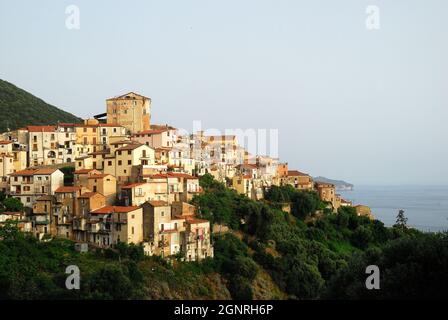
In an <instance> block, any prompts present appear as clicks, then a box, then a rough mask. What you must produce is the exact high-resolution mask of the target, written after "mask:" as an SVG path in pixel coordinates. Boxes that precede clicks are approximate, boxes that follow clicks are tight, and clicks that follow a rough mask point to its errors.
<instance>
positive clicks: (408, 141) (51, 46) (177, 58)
mask: <svg viewBox="0 0 448 320" xmlns="http://www.w3.org/2000/svg"><path fill="white" fill-rule="evenodd" d="M69 4H75V5H78V6H79V8H80V13H81V16H80V18H81V29H80V30H78V31H73V30H72V31H70V30H68V29H66V27H65V19H66V15H65V8H66V6H67V5H69ZM367 5H376V6H378V7H379V8H380V10H381V11H380V13H381V15H380V17H381V29H380V30H377V31H368V30H367V29H366V28H365V19H366V13H365V10H366V6H367ZM447 15H448V2H447V1H445V0H439V1H437V0H425V1H423V0H420V1H414V0H394V1H386V0H382V1H380V0H370V1H364V0H340V1H335V0H325V1H324V0H320V1H319V0H308V1H297V0H291V1H285V0H276V1H274V0H271V1H262V0H256V1H255V0H250V1H248V0H245V1H241V0H240V1H234V0H226V1H223V0H220V1H217V0H214V1H211V0H200V1H196V0H195V1H190V0H182V1H180V0H179V1H173V0H171V1H169V0H168V1H136V0H135V1H110V0H108V1H105V0H104V1H99V0H94V1H92V0H89V1H77V0H72V1H61V0H54V1H50V0H47V1H24V0H0V78H1V79H5V80H7V81H10V82H12V83H14V84H16V85H18V86H20V87H22V88H24V89H26V90H28V91H30V92H32V93H33V94H35V95H37V96H39V97H41V98H43V99H44V100H46V101H48V102H49V103H52V104H54V105H57V106H60V107H62V108H63V109H65V110H67V111H70V112H72V113H75V114H77V115H79V116H81V117H88V116H92V115H94V114H97V113H101V112H104V110H105V99H106V98H108V97H111V96H115V95H118V94H121V93H125V92H128V91H136V92H139V93H142V94H144V95H147V96H150V97H151V98H152V100H153V121H154V122H156V123H170V124H172V125H174V126H178V127H182V128H185V129H187V130H191V128H192V122H193V120H202V123H203V126H204V127H213V128H220V129H225V128H242V129H245V128H266V129H270V128H274V129H275V128H278V129H279V140H280V145H279V154H280V157H281V158H282V160H285V161H288V162H289V164H290V167H291V168H292V169H299V170H302V171H305V172H309V173H310V174H312V175H324V176H328V177H332V178H339V179H346V180H348V181H351V182H354V183H355V184H447V181H448V169H447V167H446V165H447V164H448V141H447V140H448V125H447V122H448V42H447V40H446V39H447V34H448V19H447Z"/></svg>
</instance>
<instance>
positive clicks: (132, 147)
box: [116, 143, 144, 151]
mask: <svg viewBox="0 0 448 320" xmlns="http://www.w3.org/2000/svg"><path fill="white" fill-rule="evenodd" d="M141 146H144V144H141V143H133V144H128V145H126V146H123V147H121V148H118V149H117V150H116V151H126V150H134V149H137V148H138V147H141Z"/></svg>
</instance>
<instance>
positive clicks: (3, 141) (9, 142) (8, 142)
mask: <svg viewBox="0 0 448 320" xmlns="http://www.w3.org/2000/svg"><path fill="white" fill-rule="evenodd" d="M11 143H12V141H10V140H2V141H0V144H11Z"/></svg>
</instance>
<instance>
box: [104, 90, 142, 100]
mask: <svg viewBox="0 0 448 320" xmlns="http://www.w3.org/2000/svg"><path fill="white" fill-rule="evenodd" d="M127 99H149V100H151V98H148V97H145V96H143V95H141V94H138V93H135V92H133V91H131V92H128V93H125V94H123V95H121V96H116V97H114V98H109V99H107V100H127Z"/></svg>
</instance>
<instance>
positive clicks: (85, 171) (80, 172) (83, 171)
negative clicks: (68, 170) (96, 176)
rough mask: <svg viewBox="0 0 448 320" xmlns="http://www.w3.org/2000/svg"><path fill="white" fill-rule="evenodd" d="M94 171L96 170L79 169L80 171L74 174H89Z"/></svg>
mask: <svg viewBox="0 0 448 320" xmlns="http://www.w3.org/2000/svg"><path fill="white" fill-rule="evenodd" d="M93 170H95V169H79V170H76V171H75V172H74V173H75V174H87V173H89V172H90V171H93Z"/></svg>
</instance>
